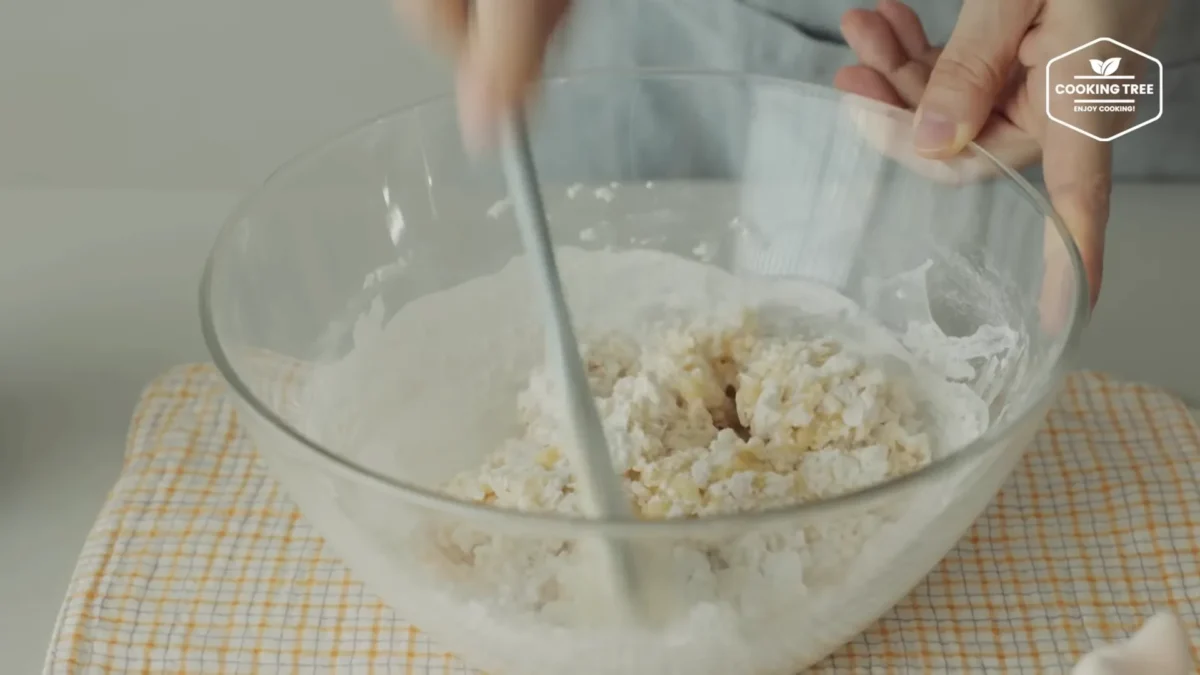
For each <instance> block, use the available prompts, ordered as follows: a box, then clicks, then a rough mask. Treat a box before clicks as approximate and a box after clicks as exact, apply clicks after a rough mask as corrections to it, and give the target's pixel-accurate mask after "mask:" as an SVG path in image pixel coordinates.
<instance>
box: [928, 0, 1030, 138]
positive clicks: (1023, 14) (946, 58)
mask: <svg viewBox="0 0 1200 675" xmlns="http://www.w3.org/2000/svg"><path fill="white" fill-rule="evenodd" d="M1036 15H1037V0H1004V1H1003V2H998V1H997V0H964V2H963V7H962V11H961V12H960V13H959V15H958V23H957V24H955V26H954V31H953V32H952V33H951V35H950V41H949V42H947V43H946V47H945V49H943V50H942V54H941V56H939V57H938V59H937V62H936V63H935V64H934V67H933V71H932V72H931V73H930V75H929V84H928V86H927V88H926V89H925V93H924V95H923V96H922V97H921V102H920V104H919V105H918V106H917V119H916V123H917V128H916V132H915V136H914V142H915V144H916V146H917V150H918V151H920V152H921V153H923V154H926V155H931V156H935V157H948V156H950V155H953V154H956V153H958V152H959V151H961V150H962V149H963V148H964V147H965V146H966V145H967V143H969V142H970V141H971V140H973V139H974V138H975V136H977V135H978V134H979V131H980V130H981V129H982V128H983V125H984V124H985V123H987V120H988V117H989V116H990V115H991V113H992V108H993V107H994V105H995V101H996V97H997V96H998V95H999V94H1000V92H1001V91H1002V90H1003V89H1004V88H1005V85H1006V84H1007V83H1008V78H1009V72H1010V70H1011V67H1012V64H1013V62H1014V61H1015V60H1016V57H1017V50H1018V49H1019V48H1020V45H1021V41H1022V40H1023V39H1024V38H1025V33H1026V31H1027V30H1028V29H1029V26H1030V24H1031V23H1032V22H1033V19H1034V17H1035V16H1036Z"/></svg>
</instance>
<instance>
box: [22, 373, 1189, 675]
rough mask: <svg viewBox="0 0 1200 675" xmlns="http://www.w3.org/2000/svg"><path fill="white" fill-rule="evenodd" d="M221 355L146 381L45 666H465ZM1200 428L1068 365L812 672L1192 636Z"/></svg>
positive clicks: (72, 669) (1005, 662)
mask: <svg viewBox="0 0 1200 675" xmlns="http://www.w3.org/2000/svg"><path fill="white" fill-rule="evenodd" d="M224 396H225V394H224V388H223V385H222V383H221V381H220V378H219V376H218V375H217V373H216V372H215V371H214V370H213V369H212V368H210V367H208V366H201V365H194V366H186V367H181V368H179V369H176V370H174V371H172V372H170V373H168V374H167V375H165V376H164V377H162V378H160V379H159V380H157V381H155V382H154V383H153V384H151V385H150V386H149V388H148V389H147V390H146V392H145V394H144V396H143V397H142V400H141V402H140V403H139V405H138V407H137V411H136V413H135V415H134V418H133V425H132V429H131V431H130V435H129V450H128V456H127V458H126V465H125V469H124V471H123V473H122V475H121V478H120V480H119V481H118V482H117V485H116V487H115V489H114V490H113V492H112V495H111V496H110V498H109V500H108V502H107V504H106V505H105V506H104V509H103V511H102V512H101V513H100V516H99V519H98V520H97V522H96V525H95V527H94V528H93V529H92V532H91V534H90V535H89V536H88V538H87V542H86V544H85V546H84V549H83V553H82V555H81V557H80V560H79V564H78V567H77V568H76V570H75V575H74V578H73V579H72V581H71V585H70V588H69V590H68V594H67V598H66V602H65V604H64V606H63V608H62V611H61V614H60V616H59V619H58V624H57V627H56V630H55V633H54V637H53V641H52V643H51V645H50V650H49V654H48V658H47V664H46V672H47V673H53V674H56V675H57V674H68V673H70V674H75V673H121V674H124V673H185V672H186V673H200V672H203V673H280V672H282V673H380V674H383V673H410V674H418V675H420V674H432V673H436V674H438V675H443V674H447V673H473V672H475V671H473V670H472V669H470V668H469V667H468V666H466V665H464V664H463V663H461V662H460V661H458V660H457V659H456V658H455V657H454V656H453V655H452V654H450V653H447V652H446V651H444V650H443V649H442V648H441V647H439V646H437V645H434V644H432V643H431V642H430V641H429V640H428V639H427V638H426V637H425V636H424V635H423V634H422V633H421V631H420V629H419V628H417V627H415V626H412V625H410V624H408V623H407V622H405V621H404V619H403V618H402V617H398V616H396V615H394V614H393V613H392V612H391V610H389V609H388V608H387V607H386V606H384V605H383V604H382V603H381V602H380V601H379V600H378V599H377V598H376V597H375V596H373V595H372V594H371V593H370V592H369V591H368V590H367V589H365V588H364V587H363V586H362V584H360V583H359V582H358V581H357V580H356V579H355V578H354V577H353V575H351V573H350V572H349V571H348V570H347V569H346V568H345V567H344V566H343V565H342V564H341V562H340V561H339V560H338V559H337V558H335V557H334V556H333V555H332V554H331V553H329V552H327V551H326V550H325V548H324V546H323V545H322V541H321V539H320V537H318V536H317V535H316V533H314V532H313V531H312V529H311V528H310V527H309V526H308V524H307V523H306V522H305V520H304V518H302V517H301V515H300V513H299V512H298V511H297V510H296V507H295V506H294V505H293V504H292V503H291V502H289V501H288V500H287V499H286V498H285V497H284V496H283V495H282V494H281V492H280V488H279V486H278V485H277V484H276V483H275V482H274V481H273V480H271V479H270V478H269V477H268V476H267V475H266V473H265V471H264V469H263V466H262V465H261V464H260V463H259V461H258V459H257V457H256V455H255V452H254V450H253V449H252V447H251V445H250V444H249V443H248V441H247V439H246V438H245V437H244V436H243V434H242V431H241V430H240V429H239V427H238V426H237V422H236V419H235V415H234V413H233V410H232V408H231V407H230V405H229V403H228V402H227V401H226V399H225V398H224ZM1198 471H1200V427H1198V426H1197V424H1196V423H1195V421H1193V420H1192V419H1191V417H1190V416H1189V413H1188V411H1187V409H1186V408H1185V407H1184V406H1183V405H1182V404H1181V403H1180V402H1179V401H1178V400H1176V399H1175V398H1173V397H1172V396H1170V395H1168V394H1166V393H1164V392H1162V391H1158V390H1155V389H1151V388H1148V387H1144V386H1139V385H1134V384H1126V383H1122V382H1118V381H1114V380H1112V379H1110V378H1108V377H1106V376H1103V375H1098V374H1093V373H1079V374H1076V375H1073V376H1072V377H1071V378H1070V380H1069V382H1068V387H1067V390H1066V392H1065V394H1064V396H1063V398H1062V401H1061V403H1060V405H1059V406H1057V407H1056V408H1055V409H1054V410H1053V412H1052V413H1051V414H1050V416H1049V424H1048V426H1047V427H1046V428H1045V429H1044V430H1043V432H1042V433H1041V434H1040V435H1039V436H1038V439H1037V441H1036V446H1035V447H1033V448H1031V450H1030V451H1029V453H1028V455H1027V456H1026V459H1025V460H1024V462H1023V463H1022V464H1021V465H1020V467H1019V468H1018V470H1017V472H1016V475H1015V476H1014V478H1013V480H1011V481H1010V482H1009V484H1008V485H1007V487H1006V488H1005V489H1004V490H1003V492H1002V493H1001V494H1000V495H999V497H998V498H997V499H996V501H995V502H994V503H993V505H992V506H991V508H990V509H989V510H988V512H987V514H986V515H985V516H984V517H983V518H981V519H980V521H979V522H978V523H977V524H976V525H975V527H974V529H972V530H971V532H970V533H969V534H968V535H967V536H966V537H965V538H964V539H963V540H962V542H961V543H960V544H959V546H958V548H957V549H956V550H955V551H953V552H952V553H951V554H950V555H949V556H948V557H947V558H946V559H945V561H944V562H943V563H942V564H941V565H940V566H939V567H938V568H937V569H936V570H935V571H934V572H933V573H931V574H930V576H929V577H928V579H927V580H926V581H925V582H924V583H923V584H922V585H921V586H920V587H918V588H917V589H916V590H915V591H914V592H913V593H912V594H911V595H910V596H909V597H908V599H907V600H905V601H904V602H902V603H901V604H900V605H899V606H898V607H896V608H895V609H894V610H893V611H892V612H891V613H890V614H888V615H887V616H886V617H884V618H883V619H882V620H881V621H880V622H879V623H878V624H876V625H875V626H874V627H873V628H871V629H870V630H869V631H868V632H866V633H865V634H863V635H862V636H860V637H859V638H858V639H857V640H855V641H854V642H852V643H851V644H849V645H847V646H845V647H844V648H842V649H841V650H840V651H839V652H838V653H837V654H835V655H834V656H832V657H830V658H829V659H828V660H826V661H825V662H824V663H823V664H822V665H820V666H818V667H816V668H815V669H814V671H813V672H815V673H819V674H823V675H824V674H832V673H838V674H842V673H867V672H869V673H893V672H894V673H909V672H922V673H928V672H941V673H963V672H972V671H976V672H977V671H978V670H979V669H981V668H982V670H984V671H985V672H1004V673H1030V674H1034V673H1036V674H1037V675H1044V674H1045V673H1050V672H1062V671H1063V667H1064V666H1068V667H1069V665H1070V664H1072V663H1074V662H1075V661H1076V660H1077V659H1078V658H1079V656H1080V655H1082V654H1083V653H1085V652H1087V651H1089V650H1090V649H1091V648H1092V647H1093V646H1095V644H1096V643H1097V642H1102V641H1110V640H1116V639H1120V638H1123V637H1125V636H1126V635H1128V634H1130V633H1132V632H1133V631H1134V630H1135V629H1136V628H1137V627H1138V626H1139V625H1141V623H1142V622H1143V621H1144V620H1145V619H1146V618H1148V617H1149V616H1150V615H1151V614H1152V613H1153V612H1155V611H1159V610H1173V611H1175V612H1176V613H1177V614H1178V615H1179V616H1181V617H1182V618H1183V620H1184V622H1185V624H1186V625H1187V626H1188V628H1189V630H1190V631H1192V634H1193V635H1200V631H1198V630H1197V628H1198V626H1197V622H1198V620H1200V476H1198V475H1197V473H1198Z"/></svg>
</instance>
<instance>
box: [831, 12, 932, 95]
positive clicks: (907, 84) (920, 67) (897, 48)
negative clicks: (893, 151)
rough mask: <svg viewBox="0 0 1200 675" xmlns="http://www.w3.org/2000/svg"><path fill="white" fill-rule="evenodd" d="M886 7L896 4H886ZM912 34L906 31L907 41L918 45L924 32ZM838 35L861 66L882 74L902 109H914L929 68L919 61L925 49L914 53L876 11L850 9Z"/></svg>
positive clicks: (909, 29)
mask: <svg viewBox="0 0 1200 675" xmlns="http://www.w3.org/2000/svg"><path fill="white" fill-rule="evenodd" d="M887 4H899V3H897V2H894V1H893V2H889V3H887ZM917 29H918V30H919V33H917V34H916V35H913V34H912V29H911V27H908V28H907V32H908V33H909V35H908V36H907V42H909V43H911V45H912V46H918V47H919V45H920V43H923V42H924V38H925V33H924V31H923V30H920V25H919V24H918V25H917ZM842 34H843V36H844V37H845V38H846V44H847V45H849V46H850V48H851V49H853V50H854V53H855V55H857V56H858V60H859V63H860V64H861V65H864V66H867V67H870V68H873V69H875V70H876V71H878V72H879V73H880V74H881V75H883V76H884V77H885V78H886V79H887V82H888V83H889V84H890V85H891V88H892V89H893V90H894V91H895V92H896V93H897V94H898V95H899V97H900V99H901V101H902V105H901V107H905V108H910V109H911V108H914V107H916V105H917V103H918V101H920V98H921V94H922V92H924V91H925V85H926V83H927V82H928V80H929V70H930V69H929V65H928V64H927V63H925V62H924V61H922V60H920V58H921V57H922V56H924V54H925V53H927V52H928V51H929V50H927V49H924V48H921V49H920V50H919V53H916V54H914V52H910V51H909V49H908V46H909V45H906V44H905V40H901V39H900V37H899V35H898V34H897V31H896V28H895V27H894V26H893V25H892V24H891V23H890V22H889V20H888V19H887V18H886V17H884V16H883V14H881V13H880V12H873V11H869V10H850V11H848V12H846V14H845V15H844V16H843V17H842Z"/></svg>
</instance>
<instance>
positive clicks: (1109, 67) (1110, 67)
mask: <svg viewBox="0 0 1200 675" xmlns="http://www.w3.org/2000/svg"><path fill="white" fill-rule="evenodd" d="M1120 65H1121V57H1119V56H1114V57H1112V58H1111V59H1109V60H1107V61H1105V62H1104V72H1103V73H1101V75H1112V74H1113V73H1115V72H1117V67H1118V66H1120ZM1093 67H1094V66H1093Z"/></svg>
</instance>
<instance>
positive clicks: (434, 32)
mask: <svg viewBox="0 0 1200 675" xmlns="http://www.w3.org/2000/svg"><path fill="white" fill-rule="evenodd" d="M393 6H394V7H395V8H396V11H397V12H398V13H399V14H400V15H401V16H402V17H404V19H405V20H407V21H408V23H409V24H410V25H412V26H415V27H417V28H418V29H419V30H418V31H417V32H418V34H419V35H421V36H422V37H424V38H426V39H428V40H430V41H431V42H432V43H433V44H435V45H436V46H438V47H439V48H441V49H442V50H443V51H445V52H447V53H449V54H450V55H451V56H458V55H459V53H460V52H461V51H462V48H463V46H464V45H465V44H466V41H467V23H468V22H467V17H468V13H469V12H468V5H467V0H393Z"/></svg>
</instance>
